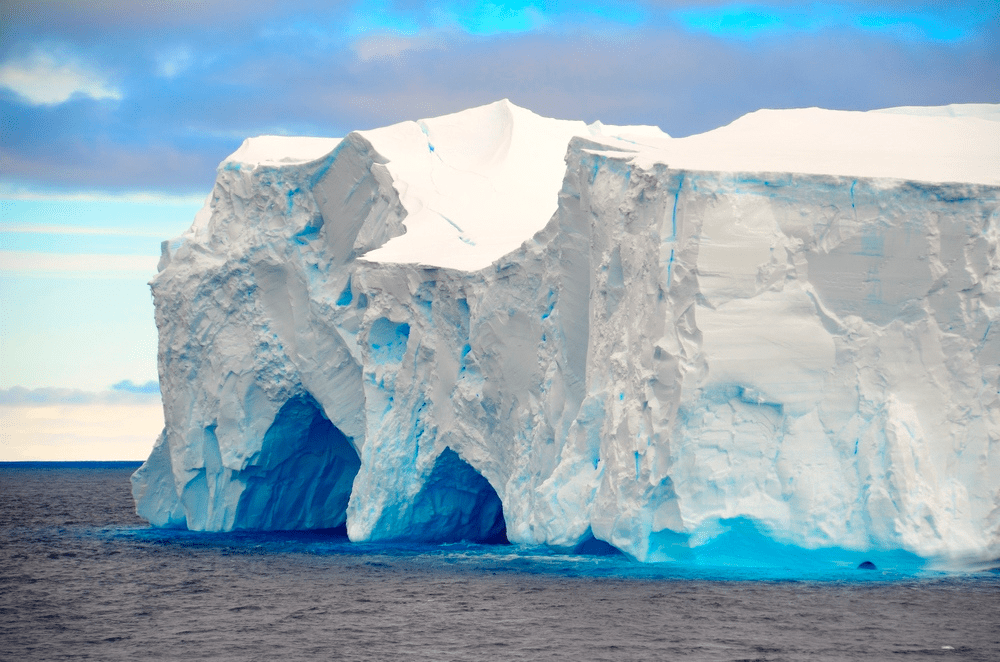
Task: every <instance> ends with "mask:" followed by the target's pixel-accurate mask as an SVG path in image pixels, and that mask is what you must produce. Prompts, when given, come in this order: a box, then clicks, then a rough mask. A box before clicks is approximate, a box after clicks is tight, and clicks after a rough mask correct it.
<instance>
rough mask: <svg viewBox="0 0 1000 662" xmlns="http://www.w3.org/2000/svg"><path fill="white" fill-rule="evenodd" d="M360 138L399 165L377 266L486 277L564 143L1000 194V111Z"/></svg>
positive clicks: (322, 152) (431, 126) (406, 126)
mask: <svg viewBox="0 0 1000 662" xmlns="http://www.w3.org/2000/svg"><path fill="white" fill-rule="evenodd" d="M357 135H360V136H361V137H363V138H364V139H366V140H367V141H368V142H370V143H371V145H372V146H373V147H374V149H375V150H376V151H377V152H378V153H379V154H380V155H381V156H382V157H384V158H385V159H386V160H387V161H388V162H387V163H386V167H387V168H388V169H389V172H390V174H391V175H392V179H393V182H394V186H395V187H396V189H397V192H398V194H399V198H400V201H401V203H402V205H403V207H404V208H405V209H406V212H407V215H406V218H405V220H404V225H405V226H406V233H405V234H403V235H401V236H398V237H395V238H393V239H391V240H389V241H388V242H386V243H385V244H384V245H382V246H381V247H379V248H377V249H375V250H373V251H370V252H368V253H367V254H365V255H364V256H363V259H365V260H367V261H371V262H405V263H419V264H424V265H428V266H438V267H447V268H454V269H461V270H477V269H481V268H483V267H486V266H488V265H489V264H491V263H493V262H494V261H496V260H497V259H499V258H500V257H502V256H503V255H505V254H507V253H510V252H511V251H513V250H515V249H517V247H518V246H520V245H521V243H522V242H524V241H525V240H527V239H529V238H530V237H531V236H532V235H534V234H535V233H536V232H538V231H539V230H541V229H542V228H543V227H544V226H545V224H546V223H547V222H548V221H549V219H550V218H551V217H552V214H553V213H554V212H555V210H556V206H557V204H558V193H559V190H560V187H561V185H562V181H563V177H564V174H565V170H566V163H565V158H566V151H567V145H568V144H569V142H570V140H571V139H572V138H574V137H578V136H579V137H583V138H587V139H589V140H590V141H592V142H596V143H599V144H603V145H606V146H607V150H608V151H611V152H617V153H619V154H621V155H622V156H625V157H626V158H630V159H633V160H634V161H635V162H636V163H637V164H638V165H640V166H647V167H648V166H651V165H653V164H666V165H667V166H669V167H671V168H675V169H688V170H705V171H719V172H774V173H804V174H821V175H840V176H848V177H887V178H896V179H907V180H915V181H925V182H966V183H974V184H988V185H1000V104H955V105H950V106H939V107H899V108H887V109H882V110H876V111H869V112H855V111H837V110H824V109H821V108H800V109H793V110H758V111H756V112H753V113H750V114H748V115H744V116H743V117H741V118H739V119H737V120H736V121H734V122H732V123H731V124H729V125H727V126H724V127H721V128H718V129H715V130H713V131H708V132H706V133H702V134H699V135H694V136H688V137H686V138H672V137H670V136H669V135H668V134H666V133H664V132H663V131H661V130H660V129H659V128H658V127H655V126H612V125H606V124H602V123H601V122H594V123H592V124H590V125H586V124H584V123H583V122H581V121H571V120H558V119H550V118H546V117H541V116H539V115H536V114H535V113H533V112H531V111H529V110H526V109H524V108H520V107H518V106H516V105H514V104H512V103H511V102H509V101H508V100H506V99H504V100H502V101H498V102H495V103H492V104H489V105H486V106H480V107H478V108H471V109H469V110H464V111H461V112H458V113H453V114H451V115H444V116H441V117H436V118H431V119H424V120H420V121H416V122H412V121H410V122H401V123H399V124H394V125H392V126H387V127H384V128H380V129H373V130H370V131H359V132H358V134H357ZM340 142H341V139H339V138H305V137H286V136H260V137H257V138H248V139H247V140H246V141H244V142H243V144H242V145H241V146H240V148H239V149H238V150H236V152H234V153H233V154H232V155H230V156H229V157H228V159H226V161H225V162H224V164H230V163H238V164H242V165H249V166H251V167H257V166H287V165H295V164H304V163H308V162H311V161H316V160H317V159H320V158H323V157H325V156H327V155H328V154H330V153H331V152H333V150H334V149H336V148H337V146H338V145H339V144H340Z"/></svg>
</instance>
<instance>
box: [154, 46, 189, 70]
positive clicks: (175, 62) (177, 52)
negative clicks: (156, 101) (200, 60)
mask: <svg viewBox="0 0 1000 662" xmlns="http://www.w3.org/2000/svg"><path fill="white" fill-rule="evenodd" d="M193 63H194V53H193V52H192V51H191V49H190V48H189V47H187V46H175V47H173V48H169V49H167V50H165V51H162V52H160V53H159V54H158V55H157V56H156V73H157V74H159V75H160V76H162V77H164V78H173V77H175V76H177V75H179V74H181V73H183V72H184V71H185V70H186V69H187V68H188V67H190V66H191V65H192V64H193Z"/></svg>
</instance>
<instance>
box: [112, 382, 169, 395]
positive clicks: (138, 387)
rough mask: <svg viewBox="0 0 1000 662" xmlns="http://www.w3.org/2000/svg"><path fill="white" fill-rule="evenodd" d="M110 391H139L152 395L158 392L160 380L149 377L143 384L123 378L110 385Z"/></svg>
mask: <svg viewBox="0 0 1000 662" xmlns="http://www.w3.org/2000/svg"><path fill="white" fill-rule="evenodd" d="M111 390H112V391H121V392H122V393H141V394H143V395H152V394H154V393H156V394H157V395H159V393H160V382H158V381H156V380H155V379H150V380H149V381H148V382H146V383H145V384H136V383H135V382H133V381H132V380H131V379H123V380H122V381H120V382H118V383H116V384H112V385H111Z"/></svg>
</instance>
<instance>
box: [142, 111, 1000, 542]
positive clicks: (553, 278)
mask: <svg viewBox="0 0 1000 662" xmlns="http://www.w3.org/2000/svg"><path fill="white" fill-rule="evenodd" d="M998 115H1000V113H998V109H997V107H995V106H982V105H979V106H968V107H966V106H954V107H948V108H947V109H914V108H907V109H891V110H890V111H878V112H870V113H848V112H837V111H825V110H820V109H804V110H793V111H759V112H758V113H753V114H751V115H748V116H746V117H744V118H741V119H740V120H737V121H736V122H734V123H733V124H731V125H729V126H727V127H723V128H721V129H718V130H716V131H713V132H709V133H707V134H702V135H700V136H692V137H689V138H682V139H676V138H671V137H670V136H668V135H667V134H665V133H663V132H661V131H659V130H658V129H656V128H654V127H638V126H634V127H614V126H606V125H601V124H600V123H595V124H592V125H589V126H588V125H585V124H583V123H582V122H571V121H562V120H552V119H547V118H542V117H539V116H537V115H535V114H533V113H531V112H529V111H527V110H524V109H522V108H518V107H517V106H514V105H513V104H510V103H509V102H507V101H501V102H498V103H495V104H491V105H488V106H483V107H481V108H474V109H471V110H467V111H463V112H461V113H456V114H454V115H448V116H444V117H439V118H433V119H427V120H422V121H420V122H404V123H401V124H398V125H394V126H390V127H386V128H383V129H376V130H373V131H362V132H356V133H352V134H349V135H348V136H346V137H345V138H343V139H342V140H331V139H306V138H279V137H263V138H253V139H249V140H248V141H246V142H245V143H244V145H243V146H242V147H241V148H240V149H239V150H238V151H237V152H235V153H234V154H233V155H232V156H230V157H229V158H228V159H227V160H226V161H225V162H223V164H222V165H221V166H220V168H219V173H218V179H217V181H216V185H215V189H214V191H213V192H212V195H211V196H210V197H209V199H208V201H207V202H206V205H205V208H204V209H203V210H202V211H201V212H200V213H199V214H198V216H197V217H196V218H195V222H194V224H193V225H192V227H191V228H190V230H188V231H187V232H186V233H185V234H184V235H182V236H181V237H180V238H178V239H175V240H173V241H170V242H164V246H163V256H162V259H161V261H160V273H159V274H158V275H157V276H156V278H155V279H154V280H153V281H152V290H153V295H154V301H155V304H156V321H157V326H158V328H159V333H160V341H159V366H160V384H161V389H162V392H163V399H164V411H165V418H166V427H165V429H164V431H163V434H162V435H161V436H160V438H159V440H158V441H157V443H156V446H155V447H154V449H153V452H152V454H151V455H150V458H149V459H148V460H147V462H146V463H145V464H144V465H143V467H142V468H141V469H140V470H139V471H137V472H136V474H135V475H134V476H133V492H134V495H135V498H136V503H137V510H138V512H139V514H140V515H142V516H143V517H145V518H146V519H148V520H149V521H150V522H151V523H152V524H154V525H156V526H175V527H188V528H190V529H195V530H214V531H219V530H234V529H271V530H273V529H300V528H331V527H337V526H341V525H344V524H346V526H347V531H348V534H349V536H350V537H351V539H352V540H355V541H360V540H427V541H451V540H479V541H497V540H503V539H505V538H506V539H509V540H510V541H512V542H520V543H527V544H545V545H550V546H553V547H556V548H560V549H566V550H572V549H581V548H587V547H588V545H589V546H593V545H595V544H599V543H598V542H595V541H604V542H606V543H609V544H610V545H613V546H614V547H616V548H618V549H620V550H622V551H624V552H626V553H627V554H629V555H630V556H632V557H634V558H636V559H639V560H644V561H658V560H670V559H675V560H685V559H689V558H690V557H691V556H692V555H693V554H696V553H697V550H699V549H706V550H707V549H709V548H712V545H713V544H714V543H713V541H716V543H717V542H718V541H720V540H736V541H739V540H745V541H751V540H754V539H756V538H754V536H752V535H744V534H745V533H746V531H749V530H753V531H755V532H758V533H761V534H763V536H764V537H765V538H766V539H770V540H773V541H774V545H776V547H775V548H776V549H778V548H780V549H787V548H793V547H794V548H806V549H846V550H857V551H858V552H859V553H861V552H865V553H878V552H880V551H881V552H886V553H888V552H890V551H902V552H905V553H909V554H913V555H917V556H920V557H937V558H942V559H956V558H962V559H979V560H984V559H993V558H997V557H1000V253H998V244H1000V160H998V159H997V158H996V154H997V153H998V152H1000V122H998V121H997V119H998ZM734 531H735V532H741V533H739V535H737V534H735V533H733V532H734ZM727 544H730V543H727ZM732 544H734V545H736V546H739V544H737V543H732ZM745 544H746V545H751V544H755V543H752V542H746V543H745ZM716 546H717V545H716ZM736 553H737V555H738V553H739V552H738V550H737V552H736ZM747 553H748V555H749V554H750V552H749V550H748V552H747Z"/></svg>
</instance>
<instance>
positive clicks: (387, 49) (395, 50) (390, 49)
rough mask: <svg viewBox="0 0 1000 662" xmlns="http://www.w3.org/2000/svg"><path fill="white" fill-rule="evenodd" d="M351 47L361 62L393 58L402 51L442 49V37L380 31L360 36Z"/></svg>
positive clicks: (402, 52)
mask: <svg viewBox="0 0 1000 662" xmlns="http://www.w3.org/2000/svg"><path fill="white" fill-rule="evenodd" d="M351 47H352V48H353V49H354V52H355V53H357V56H358V59H359V60H361V61H362V62H367V61H369V60H393V59H396V58H399V57H400V56H402V55H403V54H404V53H407V52H416V51H426V50H443V49H444V48H445V43H444V39H443V38H438V37H433V36H415V37H414V36H408V35H403V34H393V33H389V32H387V33H380V34H373V35H367V36H364V37H361V38H360V39H357V40H356V41H355V42H354V43H353V44H352V45H351Z"/></svg>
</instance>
